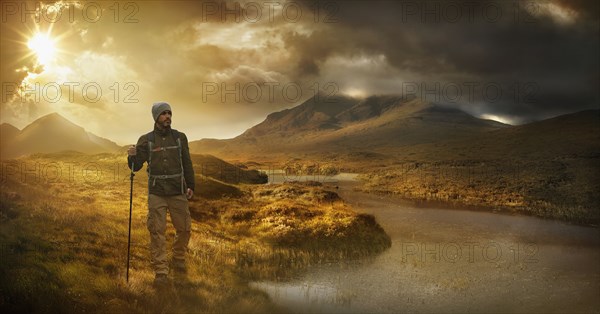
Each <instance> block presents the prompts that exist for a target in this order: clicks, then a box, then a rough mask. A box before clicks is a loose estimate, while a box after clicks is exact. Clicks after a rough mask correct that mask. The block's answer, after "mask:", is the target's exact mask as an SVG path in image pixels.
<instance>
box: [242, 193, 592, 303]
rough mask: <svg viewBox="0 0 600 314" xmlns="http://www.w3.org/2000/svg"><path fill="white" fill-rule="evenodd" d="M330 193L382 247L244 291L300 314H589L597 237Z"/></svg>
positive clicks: (564, 227) (557, 226)
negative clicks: (368, 225)
mask: <svg viewBox="0 0 600 314" xmlns="http://www.w3.org/2000/svg"><path fill="white" fill-rule="evenodd" d="M338 193H339V194H340V196H341V197H342V198H343V199H344V200H346V201H347V202H349V203H351V204H352V205H353V207H354V208H355V209H357V210H359V211H363V212H367V213H371V214H373V215H375V217H376V218H377V221H378V222H379V223H380V224H381V225H382V227H383V228H384V229H385V230H386V233H388V235H390V237H391V238H392V247H391V248H390V249H389V250H387V251H385V252H383V253H382V254H380V255H377V256H375V257H373V258H370V259H365V260H359V261H354V262H340V263H334V264H327V265H312V266H308V267H307V268H306V269H305V271H303V272H302V274H301V275H299V276H297V277H294V278H291V279H289V280H287V281H283V282H282V281H273V280H264V281H258V282H254V283H252V285H253V286H254V287H257V288H259V289H262V290H264V291H266V292H267V293H268V294H269V295H270V296H271V298H272V299H273V301H274V302H276V303H277V304H280V305H283V306H285V307H287V308H289V309H291V310H292V311H295V312H302V313H364V312H376V313H398V312H446V313H447V312H465V311H469V312H595V311H597V309H598V308H600V299H599V298H598V291H600V264H599V263H598V261H599V260H600V250H598V249H599V248H600V240H599V239H600V237H599V236H600V230H599V229H598V228H590V227H580V226H574V225H569V224H565V223H561V222H556V221H548V220H542V219H537V218H534V217H525V216H511V215H499V214H493V213H487V212H477V211H465V210H447V209H443V208H417V207H415V206H410V205H407V204H406V202H403V201H401V200H398V199H395V198H393V197H381V196H375V195H370V194H364V193H360V192H356V191H353V190H352V188H351V187H350V186H348V185H345V184H344V182H341V181H340V188H339V191H338Z"/></svg>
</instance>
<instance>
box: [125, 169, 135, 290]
mask: <svg viewBox="0 0 600 314" xmlns="http://www.w3.org/2000/svg"><path fill="white" fill-rule="evenodd" d="M133 165H134V163H133V162H132V163H131V176H130V181H131V187H130V188H129V234H128V235H127V274H126V281H127V282H129V251H130V249H131V209H132V207H133V177H134V176H135V174H134V173H133Z"/></svg>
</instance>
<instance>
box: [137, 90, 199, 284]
mask: <svg viewBox="0 0 600 314" xmlns="http://www.w3.org/2000/svg"><path fill="white" fill-rule="evenodd" d="M171 116H172V111H171V106H170V105H169V104H168V103H166V102H158V103H154V104H153V105H152V117H153V118H154V130H153V131H152V132H150V133H148V134H145V135H142V136H141V137H140V138H139V140H138V141H137V144H136V145H133V146H131V147H129V149H128V150H127V154H128V157H127V161H128V165H129V168H131V165H132V164H133V171H138V170H140V169H141V168H142V166H143V164H144V162H147V163H148V166H147V172H148V221H147V227H148V231H150V252H151V256H152V266H153V268H154V273H155V278H154V284H155V285H162V284H166V283H168V281H169V280H168V277H167V276H168V274H169V263H168V261H167V249H166V238H165V230H166V228H167V209H168V210H169V213H170V215H171V221H172V223H173V226H174V227H175V230H176V235H175V242H174V243H173V256H172V260H171V267H172V268H173V269H174V271H176V272H179V273H185V272H186V264H185V253H186V251H187V247H188V243H189V240H190V235H191V227H192V219H191V217H190V210H189V206H188V199H190V198H192V196H193V195H194V184H195V182H194V169H193V168H192V160H191V158H190V151H189V148H188V140H187V138H186V136H185V134H184V133H181V132H178V131H177V130H175V129H172V128H171Z"/></svg>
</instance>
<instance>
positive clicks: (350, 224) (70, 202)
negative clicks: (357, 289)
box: [0, 152, 390, 313]
mask: <svg viewBox="0 0 600 314" xmlns="http://www.w3.org/2000/svg"><path fill="white" fill-rule="evenodd" d="M124 160H125V158H124V157H123V156H122V155H112V154H101V155H93V156H89V155H84V154H79V153H68V152H67V153H60V154H52V155H41V154H38V155H34V156H31V157H29V158H27V159H19V160H13V161H8V162H6V163H5V164H3V166H4V167H3V173H2V181H1V187H2V189H1V191H2V192H1V194H0V200H1V202H0V204H1V205H0V209H1V213H0V219H1V225H2V228H1V229H0V244H1V246H0V248H1V253H2V255H1V259H2V262H1V263H0V278H2V279H1V281H0V291H1V294H0V295H1V297H0V309H1V310H2V312H3V313H9V312H10V313H15V312H67V313H70V312H78V313H80V312H103V313H109V312H111V313H114V312H128V313H148V312H151V313H173V312H177V313H195V312H273V311H275V312H281V311H284V309H278V308H276V307H275V306H274V305H273V304H272V303H271V302H270V301H269V299H268V297H267V296H266V295H265V294H264V293H262V292H260V291H257V290H254V289H251V288H249V286H248V284H247V283H248V282H249V281H250V280H254V279H258V278H265V279H267V278H268V279H272V280H276V279H277V278H284V277H286V276H290V275H292V274H293V273H294V272H297V271H302V269H303V268H304V267H305V266H307V265H309V264H310V263H318V262H321V261H324V260H337V259H340V258H346V257H356V256H366V255H371V254H375V253H377V252H381V251H382V250H385V249H386V248H387V247H389V246H390V240H389V237H387V235H386V234H385V233H384V232H383V230H382V229H381V228H380V227H379V225H378V224H377V223H376V222H375V221H374V218H373V217H372V216H368V215H363V214H357V213H355V212H353V211H352V210H351V208H349V206H348V205H346V204H345V203H344V202H343V201H342V200H340V199H339V198H338V197H337V195H336V194H335V193H333V192H331V191H327V190H326V189H324V188H323V187H321V186H319V185H318V184H289V185H261V186H254V185H247V184H231V183H226V182H222V181H220V180H218V179H215V178H213V177H209V176H203V175H202V174H201V173H199V172H198V173H197V178H196V179H197V180H198V182H199V190H198V191H197V196H196V197H195V198H194V199H193V200H192V201H191V203H190V211H191V213H192V218H193V225H192V229H193V235H192V239H191V241H190V252H189V254H188V257H189V258H188V263H189V272H188V274H187V275H186V276H176V277H175V278H174V282H173V285H172V286H171V287H170V288H168V289H167V290H166V291H161V292H157V291H155V290H154V289H153V288H152V287H151V283H152V280H153V274H152V272H151V270H150V264H149V252H148V237H149V236H148V231H147V230H146V224H145V223H146V221H145V220H146V211H147V208H146V202H147V198H146V189H147V185H146V184H147V176H146V175H145V172H144V171H140V172H138V174H137V175H136V177H135V186H134V195H135V197H134V199H133V221H132V241H133V244H132V254H131V257H132V260H131V270H130V282H129V284H125V262H126V252H127V222H128V210H129V174H128V172H127V169H126V165H125V164H124ZM195 160H196V159H195ZM194 166H195V167H197V166H198V165H194ZM23 167H24V168H23ZM22 169H25V175H23V173H24V172H22V171H21V170H22ZM59 169H60V170H59ZM27 171H29V172H27ZM173 237H174V230H173V228H172V226H170V224H169V227H168V230H167V238H168V241H169V243H172V240H173Z"/></svg>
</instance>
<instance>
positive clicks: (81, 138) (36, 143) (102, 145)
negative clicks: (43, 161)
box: [1, 113, 119, 159]
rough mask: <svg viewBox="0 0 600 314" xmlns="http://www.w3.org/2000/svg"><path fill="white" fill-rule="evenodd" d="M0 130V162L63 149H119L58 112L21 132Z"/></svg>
mask: <svg viewBox="0 0 600 314" xmlns="http://www.w3.org/2000/svg"><path fill="white" fill-rule="evenodd" d="M15 130H16V131H15ZM1 131H2V143H1V145H2V148H1V153H2V156H1V157H2V158H3V159H5V158H14V157H19V156H24V155H30V154H33V153H54V152H60V151H65V150H71V151H78V152H82V153H87V154H96V153H103V152H114V151H117V150H118V149H119V146H118V145H117V144H116V143H115V142H112V141H110V140H107V139H105V138H102V137H99V136H97V135H94V134H92V133H90V132H87V131H85V130H84V129H83V128H82V127H80V126H78V125H76V124H74V123H73V122H71V121H69V120H67V119H66V118H64V117H63V116H61V115H60V114H58V113H51V114H49V115H46V116H43V117H41V118H39V119H37V120H35V121H33V122H32V123H31V124H29V125H28V126H26V127H25V128H24V129H23V130H21V131H19V130H18V129H16V128H15V127H14V126H12V125H9V124H2V129H1Z"/></svg>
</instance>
